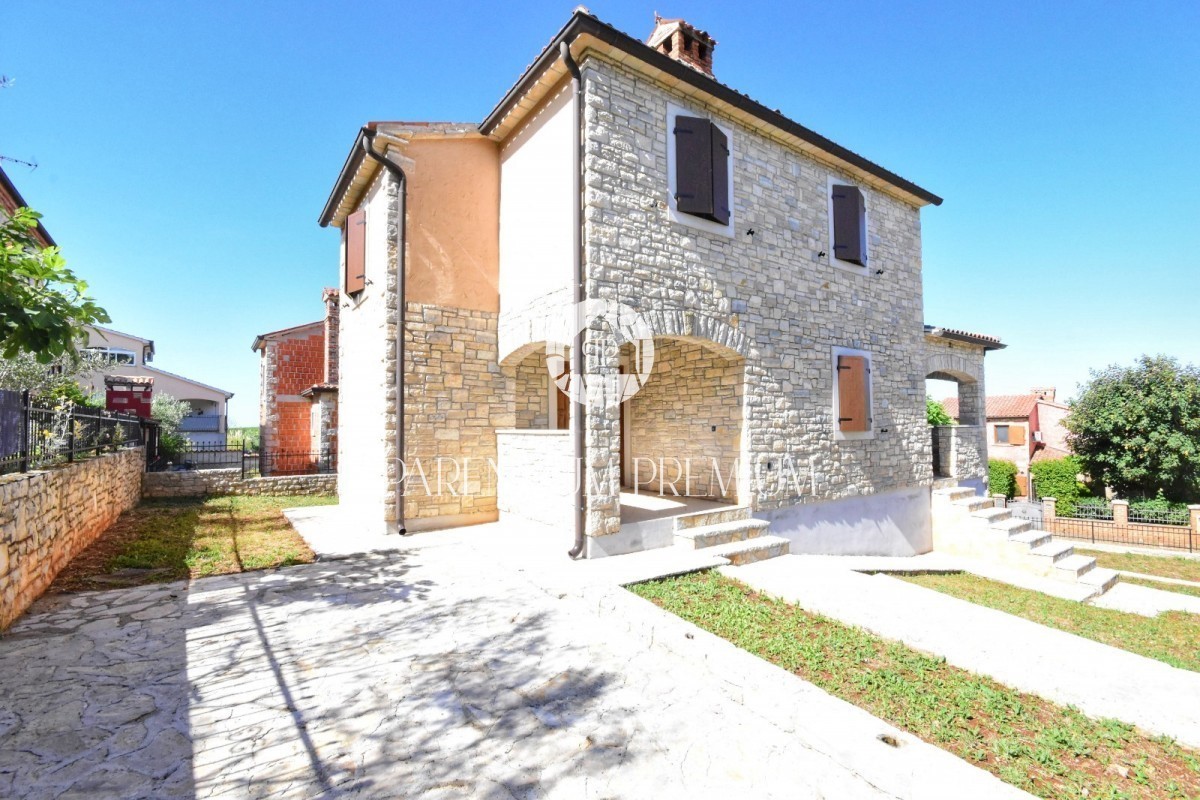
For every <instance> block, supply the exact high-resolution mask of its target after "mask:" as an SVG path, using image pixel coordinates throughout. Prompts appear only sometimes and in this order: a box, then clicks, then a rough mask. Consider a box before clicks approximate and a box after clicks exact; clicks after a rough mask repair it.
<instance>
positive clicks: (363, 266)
mask: <svg viewBox="0 0 1200 800" xmlns="http://www.w3.org/2000/svg"><path fill="white" fill-rule="evenodd" d="M342 239H343V240H344V241H345V243H346V254H345V255H346V267H345V272H346V274H345V276H344V278H343V285H344V286H345V289H346V294H349V295H355V294H358V293H359V292H361V291H362V290H363V289H364V288H366V285H367V210H366V209H365V208H360V209H359V210H357V211H355V212H353V213H351V214H349V215H347V216H346V222H345V224H344V225H343V227H342Z"/></svg>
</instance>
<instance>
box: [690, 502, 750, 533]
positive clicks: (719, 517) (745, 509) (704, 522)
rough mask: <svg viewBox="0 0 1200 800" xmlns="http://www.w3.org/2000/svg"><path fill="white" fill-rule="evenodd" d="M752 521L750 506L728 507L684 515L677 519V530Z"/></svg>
mask: <svg viewBox="0 0 1200 800" xmlns="http://www.w3.org/2000/svg"><path fill="white" fill-rule="evenodd" d="M743 519H750V506H726V507H725V508H714V509H712V510H710V511H697V512H695V513H694V514H683V515H681V516H678V517H675V530H677V531H682V530H685V529H687V528H703V527H705V526H708V525H718V524H720V523H722V522H735V521H737V520H743Z"/></svg>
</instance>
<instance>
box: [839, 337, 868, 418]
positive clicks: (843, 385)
mask: <svg viewBox="0 0 1200 800" xmlns="http://www.w3.org/2000/svg"><path fill="white" fill-rule="evenodd" d="M837 392H838V430H841V431H845V432H847V433H850V432H863V431H869V430H870V429H871V419H870V416H869V415H870V407H871V404H870V393H869V386H868V382H867V359H866V358H864V357H863V356H838V360H837Z"/></svg>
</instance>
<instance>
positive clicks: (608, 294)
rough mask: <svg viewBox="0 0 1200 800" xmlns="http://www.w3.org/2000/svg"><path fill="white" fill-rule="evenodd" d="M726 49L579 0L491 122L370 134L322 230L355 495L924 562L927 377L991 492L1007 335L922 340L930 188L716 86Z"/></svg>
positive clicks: (631, 533)
mask: <svg viewBox="0 0 1200 800" xmlns="http://www.w3.org/2000/svg"><path fill="white" fill-rule="evenodd" d="M715 47H716V42H715V41H713V39H712V38H711V37H710V36H708V35H707V34H706V33H704V32H703V31H699V30H697V29H695V28H694V27H692V26H690V25H688V24H686V23H684V22H682V21H680V20H662V19H657V20H656V27H655V30H654V33H653V34H652V35H651V37H650V39H649V40H648V43H643V42H641V41H638V40H636V39H633V38H631V37H629V36H627V35H625V34H623V33H621V32H619V31H617V30H615V29H613V28H612V27H610V26H608V25H605V24H604V23H602V22H600V21H598V20H597V19H596V18H594V17H593V16H591V15H590V14H588V13H587V12H586V11H584V10H582V9H580V10H577V11H576V12H575V13H574V14H573V15H572V17H571V18H570V20H569V21H568V22H567V24H566V26H564V28H563V29H562V30H560V31H559V32H558V34H557V35H556V36H555V37H554V39H553V40H552V42H551V43H550V45H548V46H547V48H546V49H545V50H543V51H542V53H541V54H540V55H539V56H538V57H537V58H536V59H535V60H534V62H533V64H532V65H531V66H530V67H529V68H528V69H527V70H526V72H525V73H524V75H522V76H521V78H520V79H519V80H518V82H517V84H516V85H515V86H513V87H512V89H510V90H509V92H508V93H507V94H506V95H505V96H504V98H502V99H501V101H500V103H499V104H498V105H497V106H496V108H495V109H494V110H492V112H491V113H490V114H488V116H487V118H486V119H485V120H484V121H483V122H482V123H480V124H478V125H476V124H470V123H403V122H372V123H368V124H367V125H366V126H364V127H363V128H362V129H361V131H360V132H359V135H358V137H357V139H356V140H355V142H354V146H353V148H352V149H351V151H350V154H349V156H348V158H347V159H346V162H345V164H344V166H343V167H342V171H341V174H340V175H339V177H338V179H337V182H336V184H335V186H334V188H333V191H332V194H331V195H330V197H329V200H328V202H327V204H326V206H325V208H324V210H323V212H322V214H321V217H320V223H321V224H322V225H332V226H335V227H338V228H340V229H341V231H342V237H343V247H342V257H341V261H342V263H341V290H342V298H343V308H342V312H341V322H340V344H339V364H340V374H339V380H338V386H339V392H340V396H339V415H340V427H339V432H338V448H339V496H340V503H341V505H342V506H343V508H344V509H346V510H347V511H348V512H350V513H353V514H355V515H357V516H358V518H359V520H360V522H361V524H362V525H363V526H367V527H379V528H385V529H387V530H392V531H396V530H408V531H415V530H422V529H429V528H436V527H448V526H455V525H464V524H470V523H476V522H484V521H489V520H495V519H496V518H497V517H498V516H503V517H504V518H506V519H510V520H513V521H528V522H536V523H546V524H548V525H550V526H552V527H551V530H552V531H557V534H555V533H549V534H547V535H548V536H552V537H553V536H555V535H557V536H558V538H557V539H549V540H548V541H551V542H554V546H558V545H559V544H562V546H563V547H564V548H565V547H567V546H569V545H571V544H572V541H573V540H572V534H574V535H575V536H576V537H578V538H577V539H576V540H575V541H576V542H577V545H578V546H574V547H572V554H575V553H578V552H580V550H582V553H583V554H584V555H587V556H589V557H591V556H602V555H611V554H617V553H624V552H630V551H636V550H642V549H647V548H652V547H659V546H664V545H669V544H671V543H672V541H674V536H675V527H676V525H678V526H684V525H687V524H689V521H686V520H685V521H681V522H675V520H674V519H672V516H678V514H680V513H682V512H683V511H696V510H700V511H703V512H704V513H705V514H706V515H707V516H706V517H704V518H703V519H702V520H700V522H701V523H703V524H702V527H703V529H704V530H706V531H711V532H712V536H713V538H714V540H717V539H719V538H720V537H722V536H724V537H726V541H728V538H729V537H732V538H740V537H744V536H747V535H754V533H759V532H761V530H762V528H763V527H764V523H766V524H769V526H770V533H771V534H773V535H774V537H771V540H772V541H779V538H775V537H782V538H783V539H786V541H785V542H783V544H784V545H786V546H787V547H790V548H791V550H792V551H793V552H824V553H879V554H897V555H899V554H912V553H919V552H925V551H927V550H929V549H930V548H931V546H932V544H931V542H932V540H931V534H930V487H931V485H932V484H933V481H934V473H933V465H932V457H933V453H932V438H933V437H931V434H930V429H929V427H928V426H927V424H926V416H925V379H926V377H927V376H929V377H936V378H944V379H951V380H957V381H959V382H960V384H961V385H962V387H963V388H962V389H961V390H960V392H961V394H962V396H963V397H965V398H973V401H972V402H974V404H975V406H974V408H973V411H974V413H975V414H976V415H977V416H978V426H976V427H971V426H963V427H962V428H961V430H960V432H959V433H960V436H959V437H958V439H956V444H955V447H956V449H957V450H958V451H959V456H960V457H959V458H958V459H956V461H955V463H956V464H962V465H970V467H969V469H968V470H967V472H966V473H960V474H956V475H954V476H953V477H954V478H955V479H957V480H960V481H963V482H968V483H971V484H972V485H979V484H980V483H981V482H982V480H983V478H984V476H985V474H986V473H985V470H986V465H985V464H984V458H983V452H984V450H985V445H984V442H983V437H982V425H983V413H982V412H983V405H982V401H983V397H984V392H983V359H984V354H985V353H986V352H987V351H989V350H992V349H996V348H997V347H1001V346H1002V345H1001V344H1000V342H999V341H998V340H997V339H995V338H993V337H987V336H980V335H978V334H971V333H967V332H964V331H956V330H951V329H944V328H935V327H927V326H925V325H924V324H923V301H922V285H921V238H920V231H921V223H920V212H921V209H922V208H923V207H924V206H927V205H930V204H933V205H937V204H939V203H941V199H940V198H939V197H937V196H936V195H934V194H932V193H931V192H929V191H927V190H925V189H922V188H921V187H919V186H917V185H915V184H913V183H911V182H909V181H907V180H905V179H903V178H901V177H899V176H898V175H896V174H895V173H893V172H890V171H888V170H887V169H885V168H883V167H881V166H879V165H877V164H874V163H872V162H870V161H868V160H867V159H865V158H863V157H862V156H859V155H857V154H855V153H853V152H851V151H849V150H847V149H846V148H844V147H842V146H840V145H837V144H835V143H833V142H831V141H829V140H828V139H825V138H824V137H822V136H820V135H818V134H816V133H814V132H812V131H810V130H808V129H807V128H804V127H803V126H801V125H799V124H798V123H796V122H793V121H792V120H790V119H788V118H786V117H784V116H783V115H782V114H781V113H780V112H778V111H774V110H771V109H770V108H768V107H766V106H763V105H761V104H759V103H757V102H755V101H753V100H751V99H749V98H748V97H746V96H745V95H744V94H741V93H739V92H737V91H735V90H733V89H731V88H729V87H727V86H725V85H723V84H721V83H719V82H717V81H716V80H715V79H714V78H713V76H712V64H713V50H714V48H715ZM779 68H780V71H781V74H783V73H784V72H785V71H786V70H787V69H788V65H786V64H780V67H779ZM576 70H577V72H576ZM573 75H578V78H579V86H578V88H579V93H578V94H577V91H576V82H575V81H574V80H573ZM578 297H583V298H586V299H588V300H590V301H592V305H591V306H589V307H588V309H587V310H586V312H585V314H584V320H585V322H587V323H589V324H586V325H584V326H583V332H582V334H581V335H579V336H578V337H576V336H575V332H576V331H577V330H578V329H579V328H578V327H576V326H573V325H572V324H571V323H572V322H573V321H574V320H575V319H576V317H575V316H574V313H575V312H574V310H573V303H574V301H575V300H576V299H577V298H578ZM564 317H565V319H564ZM626 325H628V326H629V327H628V328H626V327H625V326H626ZM614 326H617V327H620V328H621V330H620V332H619V335H618V333H617V331H615V330H614ZM651 349H653V356H652V358H651V357H650V351H651ZM572 361H574V362H582V367H583V369H582V372H583V377H584V378H585V381H573V380H572V377H573V376H572V372H576V371H578V370H577V369H576V370H573V369H572V368H570V367H569V366H568V362H572ZM651 362H652V363H651ZM581 387H582V388H583V389H586V395H587V401H588V402H587V403H586V406H585V405H582V404H579V403H574V402H570V401H569V400H568V399H567V397H566V395H565V394H564V390H568V391H571V392H580V391H581ZM635 390H636V392H635ZM969 451H973V456H971V457H968V455H970V453H969ZM576 464H579V465H581V468H582V472H583V475H582V480H580V481H578V482H577V481H576V480H575V475H574V471H575V467H574V465H576ZM689 466H691V467H692V469H690V470H689V469H688V467H689ZM493 467H494V469H493ZM685 473H686V474H685ZM577 485H578V486H579V487H581V488H579V489H578V490H577V489H576V486H577ZM635 492H636V493H637V494H635ZM675 492H678V493H679V494H681V495H687V496H689V498H690V499H688V500H687V501H686V502H673V501H671V498H673V497H674V494H673V493H675ZM660 493H661V494H662V495H663V498H662V499H661V500H660V498H659V495H660ZM647 494H650V495H652V496H651V497H646V495H647ZM663 509H667V510H666V511H663ZM751 515H752V516H753V517H754V519H753V520H748V519H747V517H748V516H751ZM722 520H726V522H724V523H723V524H725V525H726V527H724V528H721V527H720V526H717V528H716V529H713V528H712V525H710V524H709V523H715V522H720V521H722ZM690 522H691V523H692V524H696V523H697V520H696V519H695V518H693V519H692V520H691V521H690ZM751 528H752V529H753V532H752V533H749V534H747V533H746V531H747V529H751ZM530 530H539V528H531V529H530ZM692 530H693V532H694V531H695V529H692ZM763 538H764V539H765V538H768V537H763ZM698 541H699V540H698V539H697V542H698ZM755 541H761V539H760V540H755ZM741 544H745V545H751V544H753V543H752V542H742V543H741Z"/></svg>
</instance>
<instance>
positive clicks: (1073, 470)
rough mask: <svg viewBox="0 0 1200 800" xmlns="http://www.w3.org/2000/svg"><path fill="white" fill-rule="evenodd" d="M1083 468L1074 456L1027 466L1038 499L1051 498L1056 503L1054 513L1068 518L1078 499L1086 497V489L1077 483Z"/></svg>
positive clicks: (1036, 462) (1037, 462)
mask: <svg viewBox="0 0 1200 800" xmlns="http://www.w3.org/2000/svg"><path fill="white" fill-rule="evenodd" d="M1082 471H1083V466H1082V465H1081V464H1080V462H1079V459H1078V458H1076V457H1075V456H1067V457H1065V458H1056V459H1053V460H1051V461H1035V462H1033V463H1032V464H1030V465H1029V474H1030V475H1031V476H1032V477H1033V485H1034V487H1035V488H1036V490H1037V493H1038V496H1039V497H1053V498H1054V499H1055V500H1057V501H1058V502H1057V503H1056V504H1055V511H1056V513H1057V514H1059V515H1060V516H1064V517H1066V516H1070V515H1071V514H1072V513H1073V512H1074V511H1075V507H1076V505H1078V503H1079V499H1080V498H1081V497H1084V496H1086V495H1087V493H1088V492H1087V487H1085V486H1084V485H1083V484H1082V483H1080V482H1079V474H1080V473H1081V472H1082Z"/></svg>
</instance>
